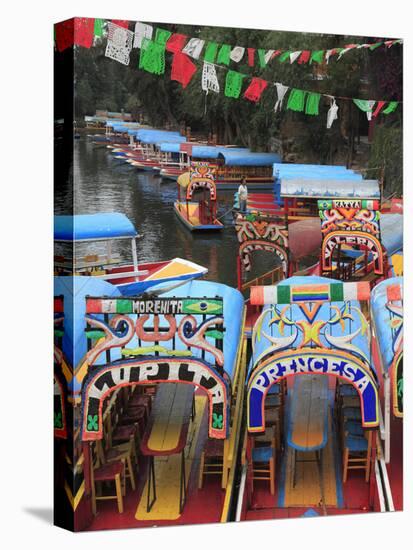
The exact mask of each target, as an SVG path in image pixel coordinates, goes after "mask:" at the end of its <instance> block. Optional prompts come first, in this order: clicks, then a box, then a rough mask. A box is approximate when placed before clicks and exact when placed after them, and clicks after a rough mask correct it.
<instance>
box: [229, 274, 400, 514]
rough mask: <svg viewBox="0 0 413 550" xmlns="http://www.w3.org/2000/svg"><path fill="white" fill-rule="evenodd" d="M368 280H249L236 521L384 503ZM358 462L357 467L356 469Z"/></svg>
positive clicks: (387, 504) (375, 507) (387, 493)
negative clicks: (250, 318)
mask: <svg viewBox="0 0 413 550" xmlns="http://www.w3.org/2000/svg"><path fill="white" fill-rule="evenodd" d="M369 299H370V285H369V282H368V281H363V282H350V283H347V282H346V283H343V282H337V281H331V279H328V278H325V277H313V276H306V277H291V278H288V279H286V280H283V281H281V282H279V283H278V284H277V285H276V286H264V287H263V286H257V287H253V288H251V303H252V304H253V305H255V306H257V307H260V308H262V309H261V313H260V316H259V318H258V319H257V321H256V323H255V326H254V329H253V334H252V356H251V360H250V363H249V374H248V379H247V385H246V401H247V427H246V433H245V439H244V447H243V452H242V475H241V481H240V492H239V496H238V505H237V517H236V519H237V520H238V521H239V520H257V519H263V518H285V517H300V516H307V515H336V514H350V513H360V512H366V511H387V510H390V509H394V508H392V504H391V503H392V502H393V500H392V487H391V486H390V484H389V477H388V476H387V472H386V470H384V471H383V470H382V466H383V463H382V462H383V460H382V457H383V454H382V440H381V431H380V429H379V426H380V417H381V412H382V411H381V404H380V398H379V393H380V391H379V387H380V380H379V377H378V375H377V372H376V371H377V368H376V366H375V364H374V359H373V355H372V352H371V346H370V339H371V331H370V325H369V313H368V308H369ZM356 467H357V469H355V468H356Z"/></svg>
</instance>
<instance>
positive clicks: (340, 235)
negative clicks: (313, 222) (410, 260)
mask: <svg viewBox="0 0 413 550" xmlns="http://www.w3.org/2000/svg"><path fill="white" fill-rule="evenodd" d="M341 245H347V246H351V247H353V246H356V247H364V248H366V249H367V250H368V251H369V252H370V253H371V254H372V255H373V261H374V273H376V274H377V275H382V274H383V272H384V262H383V248H382V246H381V243H380V241H379V239H377V238H376V237H375V236H374V235H370V234H368V233H366V232H364V231H332V232H331V233H329V234H328V235H327V236H326V237H325V238H324V239H323V242H322V245H321V268H322V270H323V271H331V270H332V269H333V253H334V250H335V249H336V248H337V247H339V246H341Z"/></svg>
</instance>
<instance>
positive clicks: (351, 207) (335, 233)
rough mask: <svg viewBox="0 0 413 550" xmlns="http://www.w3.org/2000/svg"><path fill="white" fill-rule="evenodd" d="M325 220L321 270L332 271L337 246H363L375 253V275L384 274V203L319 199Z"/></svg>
mask: <svg viewBox="0 0 413 550" xmlns="http://www.w3.org/2000/svg"><path fill="white" fill-rule="evenodd" d="M318 210H319V215H320V219H321V233H322V236H323V241H322V245H321V268H322V270H323V271H332V269H333V252H334V249H335V248H336V247H337V246H341V245H347V246H350V247H354V246H357V247H363V248H365V249H366V250H368V252H369V253H370V254H372V257H373V262H374V273H376V274H378V275H382V274H383V269H384V268H383V249H382V245H381V241H380V223H379V219H380V211H379V210H380V202H379V201H378V200H366V199H354V200H348V199H335V200H319V201H318Z"/></svg>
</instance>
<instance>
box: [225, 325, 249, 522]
mask: <svg viewBox="0 0 413 550" xmlns="http://www.w3.org/2000/svg"><path fill="white" fill-rule="evenodd" d="M244 321H245V316H244ZM243 333H244V331H242V333H241V334H243ZM246 366H247V340H246V339H245V338H243V339H242V341H241V345H240V355H239V365H238V369H237V370H238V376H237V380H238V383H237V384H236V386H235V384H234V394H236V405H235V409H234V415H233V422H232V426H231V435H230V438H229V440H226V442H225V443H226V445H224V472H223V480H222V481H223V483H222V485H223V487H224V482H225V489H226V491H225V498H224V504H223V507H222V514H221V520H220V521H221V523H225V522H227V521H228V520H229V514H230V511H231V508H232V506H231V505H232V499H233V497H234V489H235V474H236V470H237V468H236V465H237V457H238V451H239V444H240V439H241V438H240V434H241V426H242V419H243V415H242V410H243V406H244V391H245V383H244V380H245V376H246ZM227 442H228V443H227ZM225 464H227V465H228V466H229V469H228V468H226V467H225ZM225 469H227V472H226V473H225ZM227 476H228V477H227Z"/></svg>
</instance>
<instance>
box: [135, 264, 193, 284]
mask: <svg viewBox="0 0 413 550" xmlns="http://www.w3.org/2000/svg"><path fill="white" fill-rule="evenodd" d="M190 273H198V269H197V268H195V267H191V266H190V265H187V264H184V263H181V262H179V261H175V260H172V261H171V263H170V264H169V265H166V266H165V267H163V268H162V269H160V270H159V271H157V272H156V273H153V274H152V275H151V276H150V277H147V278H146V280H147V281H151V280H156V279H163V278H165V277H177V276H178V275H187V274H190Z"/></svg>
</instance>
